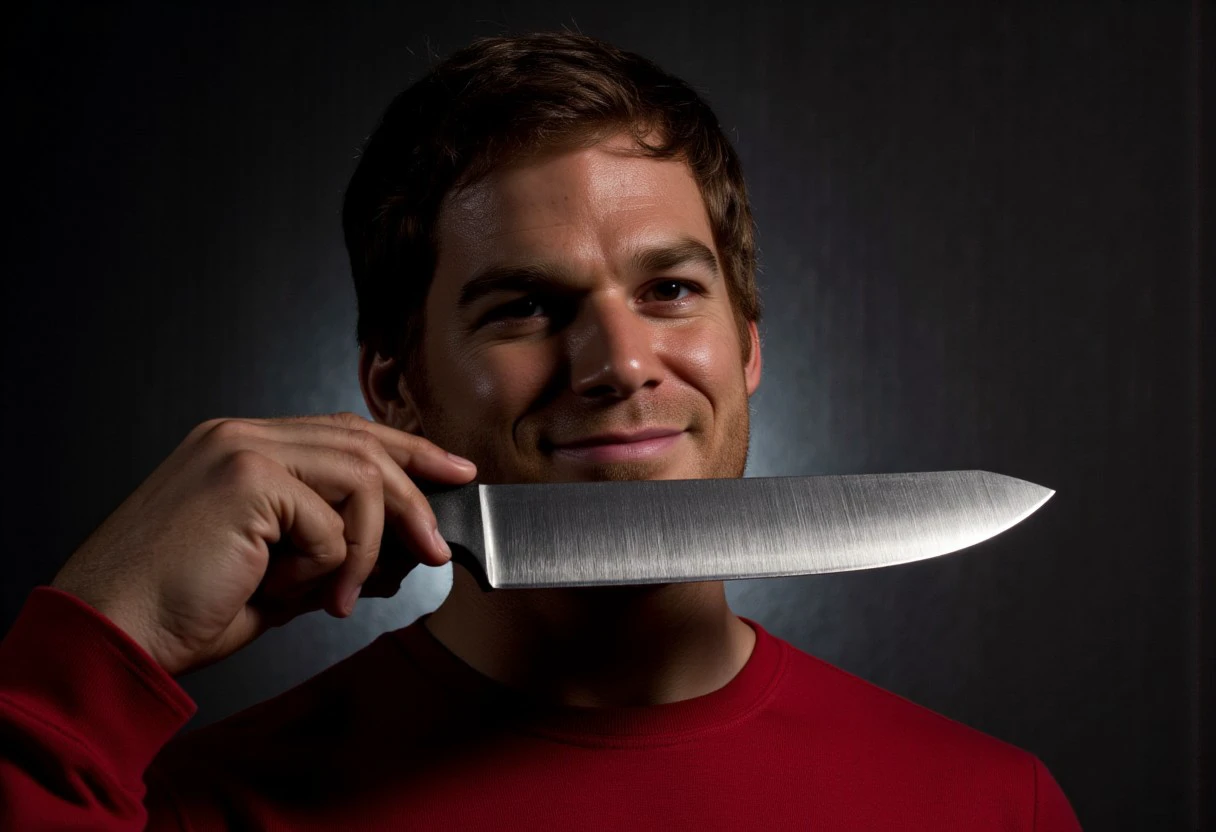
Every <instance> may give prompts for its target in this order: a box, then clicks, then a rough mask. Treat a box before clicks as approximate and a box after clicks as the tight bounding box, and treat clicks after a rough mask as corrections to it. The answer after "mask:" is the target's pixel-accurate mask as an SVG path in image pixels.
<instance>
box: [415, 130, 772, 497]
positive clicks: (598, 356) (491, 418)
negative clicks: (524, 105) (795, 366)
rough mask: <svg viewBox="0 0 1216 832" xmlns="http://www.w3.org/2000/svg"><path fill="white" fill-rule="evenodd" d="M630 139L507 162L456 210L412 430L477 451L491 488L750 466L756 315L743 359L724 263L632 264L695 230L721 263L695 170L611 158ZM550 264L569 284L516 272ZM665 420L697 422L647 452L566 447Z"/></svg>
mask: <svg viewBox="0 0 1216 832" xmlns="http://www.w3.org/2000/svg"><path fill="white" fill-rule="evenodd" d="M628 141H629V139H628V138H627V137H624V136H621V137H617V138H614V139H612V140H609V141H606V142H603V143H601V144H599V145H596V146H595V147H593V148H590V149H579V150H572V151H568V152H561V153H555V154H550V155H546V156H543V157H540V158H539V159H537V160H535V161H529V162H527V163H524V164H519V165H516V166H513V167H511V168H509V169H504V170H499V171H497V172H495V173H494V174H492V175H491V176H489V177H488V178H486V179H485V180H483V181H482V182H480V183H478V184H477V185H476V186H474V187H473V188H471V189H468V190H467V191H465V192H463V193H459V194H454V195H452V196H450V197H449V199H448V200H446V201H445V203H444V205H443V207H442V209H441V211H440V215H439V219H438V235H439V260H438V264H437V266H436V273H435V278H434V282H433V284H432V287H431V289H430V293H429V295H428V298H427V304H426V310H425V315H426V328H425V339H424V359H425V367H426V376H427V380H428V382H429V383H428V385H427V390H425V391H423V390H418V389H412V390H409V391H408V392H409V393H410V394H411V397H412V398H413V400H414V402H415V404H416V406H417V408H418V418H419V423H418V424H417V425H416V426H414V427H413V428H412V429H414V430H416V431H417V432H420V433H422V434H423V435H425V436H426V437H427V438H428V439H430V440H431V441H432V442H434V443H436V444H437V445H439V446H440V447H442V448H444V449H446V450H449V451H452V452H454V453H457V454H460V455H461V456H465V457H468V458H469V459H471V460H473V461H474V462H475V463H477V466H478V480H479V481H481V482H485V483H494V482H563V481H578V480H636V479H697V478H707V477H739V476H742V475H743V469H744V466H745V464H746V461H747V445H748V397H749V396H750V395H751V394H752V393H753V392H754V391H755V389H756V387H757V386H758V384H759V382H760V344H759V339H758V336H757V334H756V328H755V325H754V324H751V325H750V326H749V329H748V337H750V338H751V339H752V353H751V359H750V360H749V362H748V363H747V365H746V366H744V365H742V364H741V361H740V342H739V334H738V330H737V329H736V326H735V322H734V317H733V315H732V309H731V306H730V302H729V300H728V298H727V290H726V280H725V276H724V275H721V274H715V271H714V268H713V267H712V266H711V265H709V264H706V263H703V262H698V261H697V260H695V259H688V260H686V261H685V262H681V263H678V264H674V265H673V264H670V263H668V264H667V265H662V264H658V265H657V266H656V264H655V263H652V264H651V266H650V267H649V268H640V267H639V264H637V263H634V262H632V259H633V257H634V255H635V254H636V253H638V252H640V251H641V250H644V249H648V248H651V247H663V246H674V245H676V244H678V243H680V242H682V241H688V240H691V241H697V242H699V243H700V244H701V245H703V246H704V247H705V249H707V250H708V251H709V252H711V253H712V254H713V260H714V261H716V262H717V267H718V270H719V271H720V269H721V260H720V259H719V258H718V256H717V250H716V248H715V247H714V244H713V235H712V232H711V230H710V226H709V218H708V216H707V214H706V211H705V206H704V204H703V202H702V199H701V194H700V192H699V191H698V189H697V186H696V182H695V181H694V180H693V178H692V174H691V172H690V171H689V169H688V167H687V166H686V164H685V163H683V162H677V161H659V160H655V159H645V158H641V159H639V158H628V157H625V156H622V155H619V154H614V153H613V152H612V150H613V148H616V147H627V146H628V144H627V142H628ZM690 248H695V246H693V247H690ZM534 265H543V266H546V267H547V269H546V272H547V273H548V274H549V275H550V276H551V278H552V280H553V281H556V282H549V283H544V284H542V285H535V284H533V285H531V286H523V287H522V288H521V286H520V284H519V283H518V281H516V282H515V283H514V284H513V283H511V282H510V279H509V278H510V272H513V271H514V272H516V273H517V274H518V270H519V268H520V267H525V266H534ZM504 267H510V268H506V269H505V271H504ZM491 268H493V269H494V270H495V272H496V273H497V275H498V276H499V277H504V276H505V277H507V278H508V280H507V282H506V284H505V285H503V284H501V283H500V284H498V286H497V288H495V287H494V286H490V287H488V289H489V291H485V292H480V293H477V294H476V296H475V297H472V298H471V299H470V300H469V301H468V302H467V303H462V299H461V296H462V289H464V288H465V287H466V285H467V284H468V283H469V281H470V280H472V279H473V278H475V277H478V276H483V275H484V274H485V272H486V270H487V269H491ZM531 273H533V274H535V273H536V270H535V269H533V270H531ZM512 286H514V288H512ZM652 428H668V429H674V430H677V431H680V433H679V434H678V435H677V436H675V437H674V438H667V439H663V440H657V441H652V442H650V443H648V445H649V446H648V447H647V445H644V444H641V443H639V444H633V445H617V446H616V447H614V448H607V449H600V450H596V451H592V452H588V451H586V450H584V451H582V452H578V451H570V450H563V449H562V448H561V447H559V446H560V445H562V444H566V443H570V442H575V441H577V440H583V439H586V438H588V437H594V436H597V435H600V434H604V433H627V434H632V433H636V432H639V431H643V430H647V429H652Z"/></svg>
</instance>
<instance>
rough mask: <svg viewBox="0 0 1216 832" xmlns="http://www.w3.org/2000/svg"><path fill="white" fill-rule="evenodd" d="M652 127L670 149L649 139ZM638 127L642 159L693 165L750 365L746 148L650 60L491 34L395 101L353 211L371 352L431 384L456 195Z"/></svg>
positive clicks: (367, 156)
mask: <svg viewBox="0 0 1216 832" xmlns="http://www.w3.org/2000/svg"><path fill="white" fill-rule="evenodd" d="M652 130H653V134H654V135H655V136H657V137H658V139H659V141H658V142H657V143H655V144H647V143H646V141H645V140H644V137H648V136H650V135H651V132H652ZM624 131H629V132H630V133H631V134H632V135H633V136H634V138H635V139H636V141H637V144H638V148H639V149H638V150H637V152H636V155H641V156H647V157H651V158H658V159H672V158H679V159H682V160H684V161H685V162H686V163H687V164H688V165H689V167H690V169H691V171H692V175H693V178H694V179H695V180H696V182H697V186H698V188H699V189H700V191H701V195H702V198H703V199H704V201H705V206H706V211H707V214H708V216H709V223H710V227H711V229H712V230H713V236H714V245H715V247H716V248H717V251H718V254H719V256H720V258H721V259H722V261H723V262H722V268H723V271H724V273H725V277H726V284H727V296H728V298H729V299H730V301H731V304H732V308H733V311H734V316H735V322H736V325H737V327H738V329H739V335H740V339H741V341H742V352H743V360H744V361H746V360H747V359H748V357H749V356H750V354H751V341H750V339H749V338H748V337H747V322H748V321H759V319H760V313H761V304H760V298H759V293H758V290H757V287H756V244H755V224H754V221H753V219H752V214H751V208H750V206H749V205H748V200H747V188H746V186H745V185H744V182H743V170H742V166H741V165H740V162H739V158H738V156H737V154H736V153H735V150H734V148H733V147H732V146H731V144H730V142H729V141H728V140H727V139H726V137H725V136H724V135H723V133H722V130H721V128H720V127H719V125H718V121H717V118H716V117H715V116H714V114H713V111H712V110H711V109H710V108H709V106H708V105H707V104H706V103H705V102H704V101H702V99H701V98H700V96H698V95H697V93H696V92H695V91H694V90H693V89H692V88H691V87H689V86H688V84H686V83H685V82H684V81H682V80H680V79H679V78H676V77H675V76H673V75H669V74H668V73H666V72H664V71H663V70H662V69H660V68H659V67H658V66H656V65H655V64H654V63H652V62H651V61H649V60H647V59H646V58H643V57H641V56H640V55H636V54H634V53H631V52H626V51H623V50H620V49H617V48H616V47H614V46H612V45H610V44H607V43H604V42H603V41H600V40H597V39H595V38H592V37H588V36H586V35H582V34H576V33H570V32H537V33H532V34H526V35H518V36H496V37H483V38H479V39H477V40H475V41H473V42H472V43H471V44H469V45H468V46H466V47H464V48H463V49H460V50H458V51H456V52H455V53H453V54H452V55H451V56H450V57H449V58H447V59H446V60H445V61H443V62H442V63H440V64H439V65H437V66H435V67H434V68H433V69H431V71H430V72H428V73H427V74H426V75H425V76H424V77H422V78H421V79H420V80H418V81H417V82H416V83H414V84H412V85H411V86H410V87H409V88H407V89H406V90H405V91H403V92H401V93H400V94H399V95H397V97H396V98H394V99H393V101H392V103H391V104H390V105H389V106H388V109H387V110H386V111H385V113H384V115H383V116H382V117H381V120H380V123H379V125H378V126H377V127H376V129H375V131H374V132H373V133H372V135H371V136H370V137H369V138H368V140H367V143H366V145H365V147H364V149H363V153H362V155H361V157H360V159H359V164H358V166H357V167H356V169H355V173H354V175H353V177H352V178H351V181H350V185H349V186H348V187H347V190H346V197H345V201H344V204H343V208H342V226H343V231H344V233H345V237H346V248H347V251H348V253H349V254H350V263H351V272H352V274H353V276H354V281H355V293H356V295H357V300H358V324H357V331H356V337H357V340H358V343H359V345H360V346H364V345H366V346H368V347H369V348H370V349H372V350H374V351H376V352H378V353H380V355H382V356H385V357H389V356H392V357H395V358H397V359H398V361H399V364H400V366H401V367H402V369H403V371H404V372H405V373H406V374H407V375H406V378H407V380H413V381H415V382H416V383H417V382H422V383H424V382H425V376H424V374H423V373H422V372H421V369H422V359H421V352H422V350H421V346H422V333H423V328H424V326H425V321H424V320H423V311H424V307H425V303H426V297H427V292H428V291H429V289H430V284H431V280H432V278H433V276H434V272H435V265H436V261H437V258H438V235H437V233H436V220H437V217H438V214H439V208H440V205H441V203H442V202H443V199H444V198H445V196H447V194H448V193H449V192H452V191H455V190H459V189H461V188H465V187H468V186H471V185H473V184H475V183H476V182H477V181H479V180H480V179H482V178H483V177H485V176H486V175H487V174H489V173H490V172H491V171H492V170H494V169H495V168H496V167H498V166H500V165H503V164H506V163H508V162H513V161H517V160H519V159H521V158H526V157H528V156H531V155H534V154H538V153H542V152H545V151H547V150H552V149H561V148H567V147H590V146H592V145H594V144H597V143H598V142H600V141H602V140H604V139H606V138H609V137H610V136H613V135H616V134H618V133H620V132H624Z"/></svg>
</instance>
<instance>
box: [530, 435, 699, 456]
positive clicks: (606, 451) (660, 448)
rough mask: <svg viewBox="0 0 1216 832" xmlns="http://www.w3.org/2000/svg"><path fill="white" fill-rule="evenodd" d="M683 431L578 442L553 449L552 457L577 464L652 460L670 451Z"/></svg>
mask: <svg viewBox="0 0 1216 832" xmlns="http://www.w3.org/2000/svg"><path fill="white" fill-rule="evenodd" d="M684 433H685V431H673V432H671V433H664V434H663V435H660V436H645V437H644V438H641V439H635V440H633V441H603V442H579V443H577V444H572V445H559V446H556V447H554V448H553V455H554V456H555V457H559V458H562V459H569V460H575V461H577V462H630V461H634V460H642V459H653V458H655V457H657V456H661V455H662V454H664V453H666V452H667V451H669V450H671V449H672V448H673V447H675V445H676V444H677V443H678V442H679V441H680V439H681V438H682V437H683V436H684Z"/></svg>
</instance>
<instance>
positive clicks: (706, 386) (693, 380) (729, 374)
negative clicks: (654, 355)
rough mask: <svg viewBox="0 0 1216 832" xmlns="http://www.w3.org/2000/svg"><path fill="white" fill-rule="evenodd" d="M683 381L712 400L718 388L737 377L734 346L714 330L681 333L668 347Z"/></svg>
mask: <svg viewBox="0 0 1216 832" xmlns="http://www.w3.org/2000/svg"><path fill="white" fill-rule="evenodd" d="M668 354H669V355H671V356H672V357H673V358H674V360H675V361H676V362H677V366H678V367H679V372H680V374H681V375H682V376H684V378H685V380H686V381H687V382H688V383H689V384H692V385H693V386H695V387H698V388H699V389H701V390H702V391H703V392H704V393H705V394H706V395H707V396H710V397H713V396H714V394H715V393H716V392H717V391H718V390H719V388H720V387H721V385H723V384H726V383H729V382H730V381H731V380H733V379H734V377H735V375H737V371H736V369H735V368H736V366H737V365H738V363H739V358H738V347H737V345H736V344H735V343H733V341H732V339H731V338H730V337H729V336H728V334H727V333H723V332H720V331H719V330H718V328H717V327H714V328H712V329H711V330H709V331H706V330H704V329H702V330H700V331H698V332H691V331H690V332H688V333H686V334H683V333H682V334H681V337H679V338H677V339H675V340H673V341H672V342H671V344H670V345H669V347H668Z"/></svg>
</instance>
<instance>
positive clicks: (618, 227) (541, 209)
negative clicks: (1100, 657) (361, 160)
mask: <svg viewBox="0 0 1216 832" xmlns="http://www.w3.org/2000/svg"><path fill="white" fill-rule="evenodd" d="M630 145H631V140H630V139H629V138H628V137H614V138H613V139H609V140H606V141H604V142H602V143H600V144H597V145H595V146H593V147H590V148H578V149H574V150H566V151H559V152H554V153H550V154H546V155H543V156H540V157H537V158H535V159H531V160H528V161H526V162H521V163H518V164H515V165H511V166H509V167H505V168H501V169H498V170H495V171H494V172H492V173H491V174H490V175H489V176H487V177H486V178H485V179H483V180H481V181H480V182H478V183H477V184H475V185H474V186H472V187H470V188H468V189H466V190H464V191H462V192H458V193H454V194H452V195H450V197H449V198H448V199H446V200H445V201H444V203H443V205H442V207H441V209H440V212H439V216H438V223H437V235H438V241H439V260H438V263H437V264H436V274H435V289H436V290H438V291H439V292H441V293H444V294H447V293H448V292H450V293H451V294H452V295H454V294H455V292H456V290H457V289H458V288H459V282H460V281H461V280H462V279H463V278H464V277H466V276H468V275H470V274H473V273H474V272H476V271H479V270H481V269H483V268H485V267H487V266H490V265H496V264H498V263H501V262H507V261H510V260H514V259H520V258H523V257H527V258H529V259H537V258H543V259H546V260H551V261H554V262H560V263H562V264H564V265H566V266H568V267H570V268H571V269H574V270H576V271H577V270H579V268H580V266H590V265H592V264H593V263H597V262H602V261H603V260H604V259H607V260H609V261H610V262H613V263H618V262H619V263H623V262H624V258H626V257H627V256H628V254H629V252H631V251H632V250H634V249H636V248H640V247H642V246H645V245H647V244H652V243H657V242H665V241H668V240H671V239H673V238H675V237H677V236H680V235H687V236H692V237H694V238H696V239H699V240H701V241H702V242H704V243H705V245H706V246H708V247H710V248H711V249H713V248H714V247H713V235H712V233H711V230H710V225H709V217H708V215H707V213H706V210H705V204H704V201H703V200H702V198H701V193H700V190H699V189H698V188H697V184H696V180H695V179H694V178H693V176H692V171H691V170H690V169H689V167H688V165H687V164H686V163H685V162H683V161H680V160H659V159H651V158H645V157H631V156H626V155H624V154H622V153H620V152H619V151H620V149H622V148H628V147H630ZM445 284H446V285H445Z"/></svg>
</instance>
